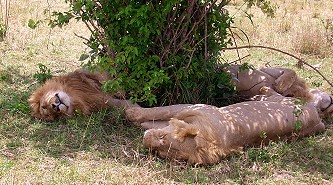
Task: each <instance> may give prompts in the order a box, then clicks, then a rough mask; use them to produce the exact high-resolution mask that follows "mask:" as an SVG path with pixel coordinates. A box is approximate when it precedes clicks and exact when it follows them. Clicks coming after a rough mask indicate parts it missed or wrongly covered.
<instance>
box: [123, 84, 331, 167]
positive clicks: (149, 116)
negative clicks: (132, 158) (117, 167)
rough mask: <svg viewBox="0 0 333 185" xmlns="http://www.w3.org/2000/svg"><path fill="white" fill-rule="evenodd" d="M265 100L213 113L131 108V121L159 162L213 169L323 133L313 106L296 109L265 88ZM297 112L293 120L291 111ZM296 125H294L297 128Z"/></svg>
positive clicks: (181, 107) (196, 108)
mask: <svg viewBox="0 0 333 185" xmlns="http://www.w3.org/2000/svg"><path fill="white" fill-rule="evenodd" d="M263 93H265V94H266V95H267V96H264V97H263V100H264V101H249V102H242V103H237V104H233V105H229V106H226V107H221V108H217V107H215V106H211V105H204V104H195V105H189V104H178V105H171V106H166V107H155V108H139V107H136V108H129V109H127V110H126V115H127V117H128V119H129V120H131V121H133V122H138V123H140V124H141V126H142V127H144V128H146V129H148V130H147V131H146V132H145V134H144V137H143V145H144V146H145V147H147V148H150V149H152V150H155V151H157V153H158V154H159V155H160V156H161V157H163V158H170V159H178V160H185V161H187V162H189V163H193V164H214V163H217V162H219V161H220V160H221V159H222V158H224V157H225V156H227V155H230V154H231V153H234V152H241V151H242V149H243V147H246V146H251V145H256V144H260V143H262V142H267V141H268V140H279V139H291V138H293V137H297V138H298V137H303V136H308V135H312V134H316V133H319V132H323V131H324V129H325V125H324V123H323V122H322V121H321V119H320V117H319V114H318V112H317V110H316V108H315V107H314V105H313V104H312V103H307V104H306V105H304V106H296V105H295V103H294V101H299V100H297V99H294V98H289V97H284V96H281V95H280V94H278V93H276V92H275V91H273V90H270V89H269V88H267V87H263ZM296 110H301V114H300V115H298V116H296V115H295V114H294V112H295V111H296ZM297 123H298V124H297Z"/></svg>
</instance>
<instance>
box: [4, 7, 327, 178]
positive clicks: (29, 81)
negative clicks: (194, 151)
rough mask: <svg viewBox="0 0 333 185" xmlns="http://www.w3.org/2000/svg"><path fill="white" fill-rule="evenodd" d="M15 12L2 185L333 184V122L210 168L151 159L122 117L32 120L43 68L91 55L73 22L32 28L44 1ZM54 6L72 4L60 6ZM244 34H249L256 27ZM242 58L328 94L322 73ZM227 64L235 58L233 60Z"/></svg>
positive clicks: (274, 60)
mask: <svg viewBox="0 0 333 185" xmlns="http://www.w3.org/2000/svg"><path fill="white" fill-rule="evenodd" d="M50 2H51V1H50ZM287 2H288V1H287ZM11 3H12V4H11V6H12V7H13V11H12V19H11V20H12V21H11V22H10V23H9V25H10V29H9V30H8V32H7V34H8V35H7V38H6V39H5V41H3V42H0V51H1V52H0V56H1V57H0V89H1V92H0V123H1V124H0V184H97V183H99V184H333V124H332V122H333V118H329V119H327V120H325V121H326V122H327V129H326V131H325V132H324V133H322V134H319V135H317V136H313V137H307V138H303V139H300V140H297V141H290V142H285V141H281V142H272V143H269V144H268V145H266V146H263V147H255V148H247V149H246V150H245V152H244V153H243V154H238V155H233V156H230V157H228V158H226V159H223V160H222V161H221V162H220V163H219V164H216V165H212V166H206V167H202V166H193V165H188V164H186V163H184V162H181V161H170V160H164V159H161V158H159V157H158V156H157V155H155V154H154V153H153V152H151V151H148V150H147V149H145V148H144V147H143V145H142V137H143V132H144V131H143V130H142V129H141V128H139V127H136V126H134V125H132V124H131V123H129V122H128V121H126V120H125V118H124V116H123V113H122V112H121V111H120V110H117V109H105V110H101V111H99V112H96V113H93V114H92V115H91V116H88V117H86V116H83V115H75V116H74V117H72V118H69V119H60V120H57V121H55V122H44V121H40V120H38V119H34V118H33V117H31V115H30V111H31V110H30V108H29V105H28V102H27V99H28V97H29V96H30V94H31V92H32V91H33V90H34V89H36V88H37V87H38V83H37V81H36V79H34V78H33V75H34V74H35V73H36V72H38V70H39V68H38V64H39V63H41V64H44V65H45V66H47V67H48V68H49V69H51V74H52V75H55V76H57V75H60V74H63V73H66V72H69V71H72V70H74V69H76V68H78V67H79V66H80V63H79V62H77V59H78V58H79V56H80V54H81V53H82V52H83V51H84V49H85V46H84V45H83V44H82V40H80V39H79V38H76V37H75V36H74V34H73V32H75V33H79V34H81V35H87V33H88V32H87V30H85V29H84V25H82V24H76V23H72V24H70V25H69V27H66V28H65V29H64V30H60V29H55V30H53V31H52V32H51V34H50V35H49V29H48V28H47V26H46V25H45V24H42V25H40V27H38V28H36V30H31V29H28V28H27V22H28V20H29V18H31V16H32V17H33V18H35V17H38V16H39V18H40V16H41V14H38V12H36V11H42V10H43V8H47V7H48V5H47V4H46V3H45V1H42V0H40V1H30V0H28V1H25V2H24V3H23V2H21V1H20V2H16V1H14V2H11ZM289 3H291V2H289ZM294 3H296V2H294ZM309 3H310V2H309ZM282 5H283V6H286V5H287V4H281V6H282ZM283 6H282V7H283ZM294 6H295V7H293V8H297V6H296V5H294ZM302 6H304V8H306V7H307V6H308V4H306V3H303V4H302ZM326 6H327V5H326ZM330 6H331V7H332V6H333V5H332V3H331V4H330ZM51 7H52V8H54V9H61V8H63V7H66V5H64V3H63V1H62V0H57V1H56V2H53V1H52V2H51ZM291 9H292V8H291ZM295 12H297V11H295ZM39 13H40V12H39ZM253 13H254V14H255V15H259V17H258V18H257V19H256V20H254V21H255V23H256V24H258V25H259V26H260V28H264V27H265V24H266V26H270V25H271V24H267V23H263V21H266V18H265V17H264V16H261V13H260V12H259V11H257V10H256V9H254V10H253ZM279 16H280V15H278V17H277V18H276V20H280V19H281V18H280V17H279ZM318 16H321V15H318ZM244 21H245V19H244V20H243V23H244ZM285 21H288V20H285ZM287 23H288V24H291V23H290V22H287ZM295 24H296V23H293V24H292V25H291V27H292V28H293V27H296V25H295ZM244 25H245V24H244ZM277 25H279V24H277ZM292 28H288V29H285V32H286V34H287V35H285V38H281V40H283V41H284V39H286V38H290V32H292V30H293V29H292ZM246 29H248V30H250V31H251V29H252V27H250V26H249V27H246ZM267 29H271V28H265V29H263V31H261V30H257V32H256V33H252V32H250V35H253V37H251V39H253V42H255V43H260V42H263V43H260V44H262V45H271V44H272V42H273V41H272V40H269V39H268V38H269V37H270V38H271V39H273V38H278V37H279V36H281V37H282V36H283V35H282V33H280V32H276V33H277V34H278V35H272V36H268V35H267V34H266V35H265V34H264V31H265V30H267ZM272 30H274V29H272ZM270 33H271V34H273V33H275V32H270ZM260 34H262V35H261V36H260V37H259V36H258V35H260ZM259 38H261V39H262V40H260V39H259ZM276 42H280V41H279V40H277V41H276ZM285 43H287V42H285ZM277 46H281V45H277ZM292 47H293V45H292V43H291V42H290V43H289V44H288V45H286V46H285V47H278V48H280V49H284V48H285V49H286V50H287V51H289V52H292V53H294V51H293V49H292ZM242 52H243V53H244V54H247V53H250V54H251V56H250V57H247V58H246V59H245V61H247V62H250V63H252V64H255V65H256V66H260V65H264V64H265V63H267V62H269V64H270V65H271V66H276V65H283V66H286V67H290V68H293V69H295V70H296V71H297V73H298V74H299V75H300V76H301V77H302V78H304V79H305V80H306V81H307V82H308V83H309V84H310V85H311V86H313V87H317V86H318V87H319V88H321V89H324V90H327V91H328V92H330V91H332V88H331V87H329V86H328V84H327V83H326V82H324V81H323V80H322V79H321V77H320V76H319V75H318V74H316V73H315V72H314V71H312V70H309V69H307V68H303V69H298V68H296V67H295V63H296V62H295V61H294V60H293V59H290V58H288V57H286V56H284V55H281V54H278V53H274V52H271V51H266V50H258V49H251V50H247V51H242ZM296 54H298V53H296ZM299 55H301V56H302V57H303V58H304V59H305V60H306V61H307V62H309V63H311V64H318V63H321V66H320V68H319V69H320V70H321V71H322V72H323V73H324V74H325V75H326V76H327V77H329V79H330V80H331V81H332V80H333V79H332V76H331V74H332V72H333V64H332V59H333V56H332V55H331V56H330V55H326V56H325V57H321V56H320V57H319V56H316V55H303V54H299ZM227 57H228V60H230V61H232V60H234V59H237V55H235V54H234V53H232V52H230V53H227Z"/></svg>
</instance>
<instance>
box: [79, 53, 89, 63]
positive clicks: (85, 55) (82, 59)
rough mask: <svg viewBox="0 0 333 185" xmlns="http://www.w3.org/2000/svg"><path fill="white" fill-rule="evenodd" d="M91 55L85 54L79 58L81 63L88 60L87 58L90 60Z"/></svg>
mask: <svg viewBox="0 0 333 185" xmlns="http://www.w3.org/2000/svg"><path fill="white" fill-rule="evenodd" d="M89 56H90V55H88V54H86V53H83V54H82V55H81V56H80V58H79V61H84V60H86V59H87V58H89Z"/></svg>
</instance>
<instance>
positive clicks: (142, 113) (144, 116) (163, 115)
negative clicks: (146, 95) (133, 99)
mask: <svg viewBox="0 0 333 185" xmlns="http://www.w3.org/2000/svg"><path fill="white" fill-rule="evenodd" d="M191 106H192V105H191V104H179V105H170V106H165V107H153V108H139V107H133V108H130V109H127V110H126V117H127V118H128V119H129V120H130V121H133V122H139V123H142V122H145V121H155V120H165V121H168V120H170V118H172V117H174V116H175V115H176V114H177V113H179V112H180V111H182V110H185V109H188V108H190V107H191Z"/></svg>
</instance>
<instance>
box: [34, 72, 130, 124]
mask: <svg viewBox="0 0 333 185" xmlns="http://www.w3.org/2000/svg"><path fill="white" fill-rule="evenodd" d="M106 80H109V77H108V75H106V73H99V72H94V73H91V72H88V71H87V70H77V71H74V72H71V73H69V74H66V75H63V76H59V77H55V78H52V79H49V80H47V81H46V82H45V83H44V84H43V85H42V86H40V87H39V88H37V89H36V90H35V91H34V92H33V93H32V95H31V96H30V98H29V100H28V101H29V103H30V106H31V108H32V115H33V116H34V117H37V118H40V119H44V120H49V121H52V120H54V119H55V118H57V117H59V116H72V115H73V113H74V112H75V111H79V112H82V113H83V114H85V115H88V114H90V113H91V112H92V111H95V110H97V109H101V108H106V107H109V106H120V107H127V106H133V104H131V103H130V102H129V101H126V100H119V99H116V98H114V97H113V96H112V95H111V94H108V93H104V92H103V91H102V89H101V83H102V82H104V81H106Z"/></svg>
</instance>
